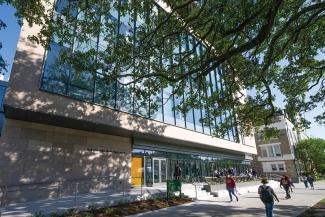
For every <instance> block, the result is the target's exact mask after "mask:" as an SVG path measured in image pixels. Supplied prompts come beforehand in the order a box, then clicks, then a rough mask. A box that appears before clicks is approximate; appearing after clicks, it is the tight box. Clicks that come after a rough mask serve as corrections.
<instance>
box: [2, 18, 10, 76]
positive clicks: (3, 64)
mask: <svg viewBox="0 0 325 217" xmlns="http://www.w3.org/2000/svg"><path fill="white" fill-rule="evenodd" d="M6 27H7V25H6V24H5V23H4V22H3V21H2V20H1V19H0V30H2V29H5V28H6ZM1 48H2V42H1V41H0V50H1ZM7 66H8V63H7V62H6V61H5V60H4V59H3V57H2V55H1V54H0V73H2V71H7Z"/></svg>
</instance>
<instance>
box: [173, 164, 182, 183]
mask: <svg viewBox="0 0 325 217" xmlns="http://www.w3.org/2000/svg"><path fill="white" fill-rule="evenodd" d="M181 177H182V169H181V168H180V166H179V164H176V166H175V170H174V179H175V180H180V179H181Z"/></svg>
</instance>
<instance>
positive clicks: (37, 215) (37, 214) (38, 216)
mask: <svg viewBox="0 0 325 217" xmlns="http://www.w3.org/2000/svg"><path fill="white" fill-rule="evenodd" d="M30 217H45V215H43V214H42V212H41V211H36V212H33V213H32V214H31V215H30Z"/></svg>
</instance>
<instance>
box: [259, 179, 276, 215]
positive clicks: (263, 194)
mask: <svg viewBox="0 0 325 217" xmlns="http://www.w3.org/2000/svg"><path fill="white" fill-rule="evenodd" d="M261 183H262V184H263V185H260V186H259V187H258V194H259V196H260V198H261V201H262V202H263V203H264V205H265V212H266V216H267V217H273V207H274V198H275V199H276V201H278V202H279V199H278V197H277V196H276V194H275V192H274V190H273V189H272V188H271V186H268V185H266V184H267V183H268V181H267V180H266V179H265V178H264V179H262V181H261Z"/></svg>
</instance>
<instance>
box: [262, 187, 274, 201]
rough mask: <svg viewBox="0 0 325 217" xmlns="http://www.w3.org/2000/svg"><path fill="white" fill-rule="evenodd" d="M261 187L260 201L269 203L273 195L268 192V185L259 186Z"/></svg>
mask: <svg viewBox="0 0 325 217" xmlns="http://www.w3.org/2000/svg"><path fill="white" fill-rule="evenodd" d="M260 188H261V191H260V192H261V196H260V198H261V201H262V202H263V203H271V202H272V201H273V196H272V195H271V193H270V186H267V187H266V188H263V187H260Z"/></svg>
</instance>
